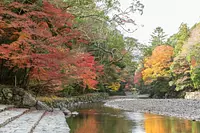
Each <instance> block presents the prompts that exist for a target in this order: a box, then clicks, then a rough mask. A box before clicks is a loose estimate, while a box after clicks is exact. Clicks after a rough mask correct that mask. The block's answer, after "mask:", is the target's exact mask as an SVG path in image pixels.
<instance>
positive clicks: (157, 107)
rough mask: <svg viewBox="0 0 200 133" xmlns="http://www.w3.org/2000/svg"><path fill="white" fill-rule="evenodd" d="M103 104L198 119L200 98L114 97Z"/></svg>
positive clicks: (127, 109)
mask: <svg viewBox="0 0 200 133" xmlns="http://www.w3.org/2000/svg"><path fill="white" fill-rule="evenodd" d="M105 106H108V107H113V108H118V109H122V110H126V111H133V112H141V113H151V114H159V115H166V116H172V117H179V118H184V119H189V120H195V121H200V100H188V99H187V100H186V99H116V100H111V101H107V102H106V103H105Z"/></svg>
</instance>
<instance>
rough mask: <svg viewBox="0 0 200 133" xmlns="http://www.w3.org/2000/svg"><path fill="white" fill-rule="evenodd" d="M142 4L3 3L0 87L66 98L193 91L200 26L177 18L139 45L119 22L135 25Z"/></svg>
mask: <svg viewBox="0 0 200 133" xmlns="http://www.w3.org/2000/svg"><path fill="white" fill-rule="evenodd" d="M143 8H144V5H143V4H142V3H141V2H140V1H138V0H133V2H132V3H130V6H129V7H127V9H126V10H122V8H121V6H120V2H119V1H117V0H81V1H79V0H3V1H1V2H0V84H7V85H14V86H19V87H22V88H24V89H26V90H33V91H35V92H37V93H38V94H41V95H48V94H49V93H57V92H62V93H63V94H64V95H66V96H72V95H80V94H84V93H90V92H109V93H111V92H112V93H115V92H118V93H120V92H122V93H123V91H124V90H135V89H136V90H137V91H138V92H139V93H148V94H150V96H151V97H154V98H166V97H167V98H171V97H183V96H184V94H185V92H187V91H195V90H198V89H199V87H200V82H199V81H200V76H199V74H200V69H199V63H200V62H199V59H200V58H199V56H200V55H199V53H198V50H199V49H200V45H199V41H200V39H199V31H200V25H199V24H195V25H194V26H193V27H192V28H190V27H188V26H187V24H185V23H182V24H181V25H180V27H179V31H178V32H177V33H175V34H174V35H172V36H170V37H167V34H166V33H165V32H164V30H163V29H162V27H157V28H156V29H155V30H154V31H153V32H152V35H151V40H150V43H149V44H142V43H140V42H139V41H138V40H137V38H133V37H127V36H125V35H124V34H122V32H121V30H119V27H120V29H122V30H124V31H125V32H129V33H131V32H134V31H135V30H137V25H138V24H137V23H136V21H135V20H134V19H133V18H131V17H130V15H131V14H139V15H142V14H143ZM110 14H112V15H110ZM126 24H131V25H132V29H126V28H125V25H126Z"/></svg>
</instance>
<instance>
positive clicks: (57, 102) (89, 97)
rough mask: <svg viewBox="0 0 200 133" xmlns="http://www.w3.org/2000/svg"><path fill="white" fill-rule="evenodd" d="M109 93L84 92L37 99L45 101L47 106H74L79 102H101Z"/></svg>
mask: <svg viewBox="0 0 200 133" xmlns="http://www.w3.org/2000/svg"><path fill="white" fill-rule="evenodd" d="M108 97H109V95H108V94H107V93H92V94H86V95H82V96H74V97H70V98H55V99H53V98H52V99H51V100H49V99H48V100H47V99H45V98H39V99H38V100H40V101H42V102H44V103H46V104H47V105H48V106H50V107H52V108H60V109H62V108H68V109H70V108H73V107H75V106H79V105H80V104H86V103H95V102H101V101H103V100H105V99H107V98H108Z"/></svg>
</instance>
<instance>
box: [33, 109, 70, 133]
mask: <svg viewBox="0 0 200 133" xmlns="http://www.w3.org/2000/svg"><path fill="white" fill-rule="evenodd" d="M69 131H70V129H69V126H68V124H67V122H66V119H65V115H64V114H63V112H62V111H54V112H46V113H45V115H44V117H43V118H42V119H41V121H40V122H39V124H38V125H37V126H36V128H35V129H34V130H33V133H69Z"/></svg>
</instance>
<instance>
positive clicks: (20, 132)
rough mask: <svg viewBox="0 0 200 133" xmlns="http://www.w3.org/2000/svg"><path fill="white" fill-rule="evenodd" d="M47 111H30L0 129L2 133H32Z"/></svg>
mask: <svg viewBox="0 0 200 133" xmlns="http://www.w3.org/2000/svg"><path fill="white" fill-rule="evenodd" d="M44 113H45V111H38V110H37V111H29V112H27V113H25V114H23V115H22V116H20V117H19V118H17V119H15V120H14V121H12V122H10V123H8V124H7V125H5V126H4V127H1V128H0V133H31V132H32V130H33V128H35V126H36V125H37V124H38V122H39V121H40V120H41V118H42V117H43V115H44Z"/></svg>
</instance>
